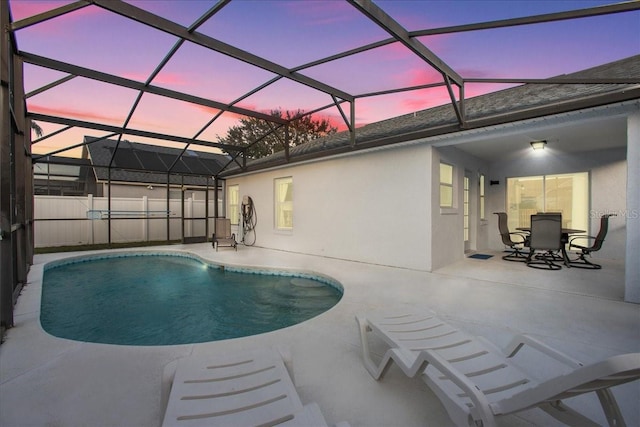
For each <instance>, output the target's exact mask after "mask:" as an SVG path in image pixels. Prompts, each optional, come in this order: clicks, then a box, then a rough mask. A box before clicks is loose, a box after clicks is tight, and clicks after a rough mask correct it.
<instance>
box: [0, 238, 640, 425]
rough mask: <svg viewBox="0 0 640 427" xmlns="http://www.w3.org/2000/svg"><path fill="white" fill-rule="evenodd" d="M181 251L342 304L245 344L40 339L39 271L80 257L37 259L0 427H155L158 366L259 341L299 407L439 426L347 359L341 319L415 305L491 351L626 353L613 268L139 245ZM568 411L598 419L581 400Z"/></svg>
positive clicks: (627, 399)
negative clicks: (333, 296) (408, 261)
mask: <svg viewBox="0 0 640 427" xmlns="http://www.w3.org/2000/svg"><path fill="white" fill-rule="evenodd" d="M152 249H162V250H175V251H188V252H191V253H193V254H196V255H198V256H201V257H203V258H206V259H209V260H212V261H214V262H219V263H226V264H233V265H241V266H261V267H279V268H290V269H296V270H302V271H311V272H316V273H320V274H323V275H327V276H330V277H332V278H334V279H336V280H338V281H339V282H340V283H342V285H343V286H344V297H343V298H342V300H341V301H340V302H339V303H338V305H336V306H335V307H333V308H332V309H331V310H329V311H328V312H326V313H324V314H322V315H320V316H318V317H316V318H314V319H311V320H309V321H306V322H304V323H302V324H299V325H296V326H292V327H289V328H285V329H281V330H278V331H274V332H270V333H267V334H262V335H257V336H253V337H247V338H238V339H232V340H225V341H218V342H210V343H203V344H192V345H176V346H160V347H131V346H117V345H106V344H93V343H82V342H75V341H70V340H66V339H60V338H56V337H53V336H51V335H49V334H47V333H46V332H44V331H43V330H42V328H41V326H40V321H39V314H40V295H41V287H42V272H43V267H44V265H45V264H46V263H47V262H50V261H53V260H57V259H61V258H64V257H69V256H76V255H85V254H87V253H85V252H83V253H66V254H50V255H38V256H36V257H35V260H34V265H33V266H32V267H31V271H30V273H29V282H28V284H27V286H26V287H25V288H24V290H23V292H22V295H21V296H20V298H19V300H18V303H17V306H16V316H15V320H16V322H15V323H16V324H15V327H14V328H12V329H10V330H9V331H8V333H7V336H6V341H5V342H4V343H3V344H2V345H0V426H2V427H22V426H65V427H75V426H92V427H94V426H120V427H138V426H140V427H142V426H153V427H156V426H159V425H160V424H161V422H162V416H163V413H164V403H163V399H162V396H161V395H162V390H163V389H166V383H165V384H164V387H163V381H162V373H163V369H164V367H165V366H166V365H167V364H168V363H170V362H171V361H173V360H175V359H177V358H180V357H184V356H188V355H191V354H194V355H195V354H197V355H207V354H215V353H220V352H232V351H236V350H241V349H255V348H261V347H267V346H276V347H277V346H284V347H288V349H289V350H290V352H291V354H292V356H293V365H294V372H295V382H296V386H297V389H298V392H299V394H300V397H301V399H302V401H303V403H308V402H317V403H318V404H319V406H320V407H321V409H322V412H323V413H324V415H325V418H326V419H327V421H328V422H330V423H336V422H339V421H347V422H349V423H350V424H351V426H352V427H357V426H380V427H387V426H388V427H394V426H402V427H411V426H444V427H446V426H452V425H453V423H452V422H451V420H450V419H449V417H448V416H447V414H446V412H445V410H444V408H443V407H442V405H441V404H440V402H439V400H438V399H437V398H436V397H435V395H434V394H433V393H432V392H431V391H430V390H429V389H428V388H427V387H426V385H425V384H424V383H423V382H421V381H420V380H419V379H410V378H407V377H406V376H404V375H403V374H402V373H401V371H400V370H399V369H398V368H397V367H395V366H393V367H392V368H391V369H389V371H388V373H387V375H386V376H385V377H384V379H383V380H382V381H379V382H377V381H374V380H373V379H372V378H371V377H370V376H369V374H368V373H367V371H366V370H365V368H364V366H363V364H362V362H361V355H360V343H359V337H358V330H357V328H356V323H355V321H354V316H355V315H356V314H358V313H368V312H372V311H378V310H385V311H389V310H393V308H394V307H400V306H404V307H417V308H422V307H428V308H429V309H431V310H434V311H436V312H437V313H438V314H439V315H440V316H441V317H444V318H445V319H446V320H447V321H449V322H450V323H452V324H454V325H456V326H460V327H462V328H464V329H465V330H467V331H469V332H471V333H474V334H478V335H483V336H485V337H486V338H488V339H489V340H490V341H493V342H494V343H496V344H498V345H500V346H503V345H505V344H506V343H507V341H508V340H509V339H510V338H511V337H512V336H513V335H515V334H518V333H522V332H526V333H529V334H531V335H533V336H535V337H537V338H539V339H540V340H542V341H544V342H546V343H548V344H550V345H551V346H554V347H556V348H557V349H559V350H561V351H563V352H565V353H567V354H569V355H570V356H573V357H574V358H576V359H578V360H581V361H582V362H587V363H588V362H594V361H598V360H601V359H603V358H606V357H608V356H612V355H615V354H621V353H629V352H640V305H637V304H630V303H625V302H623V300H622V299H623V294H624V266H623V265H622V264H620V263H616V262H613V261H606V260H605V261H602V264H603V269H602V270H596V271H590V270H581V269H575V268H574V269H567V268H563V269H562V270H560V271H539V270H534V269H531V268H527V267H526V266H525V265H524V264H521V263H514V262H506V261H503V260H502V259H501V258H500V254H495V255H496V256H494V257H493V258H490V259H488V260H478V259H470V258H467V259H465V260H463V261H461V262H458V263H456V264H454V265H451V266H448V267H446V268H443V269H440V270H438V271H435V272H433V273H426V272H421V271H413V270H407V269H399V268H392V267H386V266H379V265H370V264H364V263H357V262H349V261H343V260H336V259H329V258H323V257H317V256H308V255H300V254H293V253H287V252H282V251H274V250H268V249H261V248H255V247H244V246H241V245H239V246H238V251H237V252H235V251H232V250H228V249H224V248H222V249H220V251H219V252H215V251H213V250H212V248H211V245H210V244H192V245H173V246H167V247H158V248H145V249H143V250H152ZM613 392H614V394H615V396H616V398H617V399H618V403H619V404H620V407H621V410H622V413H623V415H624V417H625V420H626V422H627V425H628V426H638V425H640V409H639V405H638V402H640V381H636V382H633V383H628V384H625V385H622V386H618V387H616V388H614V389H613ZM569 403H570V404H571V405H572V406H573V407H574V408H576V409H578V410H579V411H580V412H582V413H584V414H586V415H588V416H589V417H591V418H593V419H595V420H596V421H598V422H600V423H602V424H605V418H604V415H603V414H602V411H601V409H600V406H599V403H598V400H597V398H596V397H595V395H589V396H581V397H578V398H575V399H572V400H569ZM498 422H499V425H500V426H555V425H560V424H559V423H558V422H556V421H555V420H553V419H552V418H550V417H549V416H547V415H546V414H545V413H544V412H542V411H540V410H538V409H532V410H528V411H525V412H521V413H519V414H517V415H512V416H507V417H503V418H501V419H499V421H498Z"/></svg>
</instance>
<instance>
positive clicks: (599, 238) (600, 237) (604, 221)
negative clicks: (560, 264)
mask: <svg viewBox="0 0 640 427" xmlns="http://www.w3.org/2000/svg"><path fill="white" fill-rule="evenodd" d="M611 216H616V214H606V215H602V216H601V217H600V231H598V234H597V235H596V236H595V237H593V236H588V235H575V236H572V237H571V239H569V250H570V251H571V250H572V249H574V248H575V249H578V250H580V253H579V254H578V258H576V259H574V260H571V261H569V264H570V265H571V267H577V268H591V269H595V270H598V269H601V268H602V266H601V265H599V264H595V263H592V262H590V261H588V260H587V259H586V258H585V257H586V256H587V255H589V256H590V255H591V253H592V252H596V251H599V250H600V248H602V243H604V238H605V237H606V236H607V231H608V230H609V217H611ZM576 240H586V241H587V243H588V242H590V241H593V243H592V244H591V246H586V245H579V244H577V243H574V242H575V241H576Z"/></svg>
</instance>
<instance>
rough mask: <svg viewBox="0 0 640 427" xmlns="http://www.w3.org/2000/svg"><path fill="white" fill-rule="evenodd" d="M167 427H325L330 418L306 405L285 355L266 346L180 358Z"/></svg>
mask: <svg viewBox="0 0 640 427" xmlns="http://www.w3.org/2000/svg"><path fill="white" fill-rule="evenodd" d="M171 370H172V369H171ZM162 425H163V426H166V427H168V426H182V427H192V426H207V427H212V426H225V427H227V426H233V427H236V426H237V427H245V426H246V427H248V426H275V425H281V426H287V427H288V426H301V427H302V426H304V427H316V426H318V427H325V426H327V422H326V421H325V419H324V417H323V415H322V413H321V412H320V408H319V407H318V405H317V404H315V403H311V404H308V405H303V404H302V402H301V401H300V398H299V396H298V394H297V392H296V389H295V387H294V385H293V381H292V376H291V375H290V373H289V372H288V371H287V368H286V367H285V363H284V360H283V358H282V356H281V354H280V353H279V352H277V351H276V350H273V349H264V350H256V351H250V352H244V353H242V354H231V355H229V354H227V355H223V356H220V357H214V358H211V357H209V358H206V359H203V358H197V357H186V358H183V359H180V360H178V362H177V365H176V367H175V375H174V378H173V382H172V385H171V392H170V394H169V399H168V403H167V408H166V411H165V415H164V421H163V424H162ZM338 425H339V426H342V427H348V424H347V423H340V424H338Z"/></svg>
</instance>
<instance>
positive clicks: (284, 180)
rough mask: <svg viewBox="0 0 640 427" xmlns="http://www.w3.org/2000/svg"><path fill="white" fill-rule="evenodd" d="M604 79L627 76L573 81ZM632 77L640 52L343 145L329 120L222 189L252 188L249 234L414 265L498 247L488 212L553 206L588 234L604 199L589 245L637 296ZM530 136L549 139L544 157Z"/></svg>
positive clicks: (375, 129) (285, 245)
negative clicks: (621, 271) (605, 225)
mask: <svg viewBox="0 0 640 427" xmlns="http://www.w3.org/2000/svg"><path fill="white" fill-rule="evenodd" d="M608 78H623V79H627V80H626V81H625V83H624V84H610V83H599V84H584V83H590V81H593V82H595V81H596V80H591V79H597V80H598V81H600V82H602V81H604V80H605V79H608ZM559 79H566V83H562V84H559V83H556V82H555V81H557V80H559ZM579 82H582V84H579ZM634 82H635V83H634ZM637 82H640V56H635V57H631V58H627V59H624V60H621V61H617V62H614V63H610V64H605V65H602V66H599V67H595V68H591V69H588V70H584V71H581V72H578V73H573V74H570V75H566V76H560V77H558V78H555V79H554V83H548V84H537V83H536V84H524V85H521V86H517V87H513V88H510V89H505V90H502V91H499V92H494V93H490V94H487V95H483V96H478V97H475V98H470V99H466V100H465V113H466V116H465V117H464V119H465V124H464V127H461V126H459V124H458V119H457V117H456V114H455V112H454V109H453V108H452V106H451V105H444V106H440V107H435V108H430V109H427V110H423V111H419V112H416V113H412V114H408V115H404V116H401V117H396V118H393V119H389V120H385V121H382V122H378V123H373V124H370V125H367V126H363V127H361V128H359V129H357V132H356V138H355V144H352V143H351V140H350V134H349V132H343V133H338V134H335V135H331V136H329V137H326V138H322V139H318V140H315V141H312V142H310V143H307V144H304V145H301V146H297V147H293V148H291V149H290V152H289V159H285V155H284V153H277V154H275V155H272V156H269V157H267V158H263V159H259V160H255V161H253V162H250V163H249V164H248V165H247V168H246V169H239V168H237V169H232V170H228V171H224V172H223V173H222V176H223V177H224V178H226V188H227V192H228V193H229V192H231V193H233V195H234V197H233V199H234V200H241V199H242V196H250V197H251V198H252V200H253V203H254V206H255V210H256V212H257V214H258V216H259V217H260V221H258V224H257V226H256V236H257V241H256V245H257V246H262V247H266V248H273V249H278V250H284V251H291V252H296V253H305V254H313V255H319V256H327V257H332V258H339V259H346V260H353V261H361V262H366V263H373V264H381V265H387V266H394V267H399V268H406V269H415V270H418V271H433V270H436V269H438V268H441V267H443V266H446V265H448V264H451V263H454V262H456V261H459V260H461V259H462V258H463V257H464V256H465V253H466V252H467V253H468V252H470V251H484V250H501V249H502V248H503V245H502V243H501V240H500V237H499V234H498V227H497V219H496V217H495V215H492V213H493V212H497V211H506V212H508V213H510V217H511V218H510V219H511V222H510V224H511V226H512V227H514V226H518V225H519V224H520V225H527V224H525V223H523V221H526V220H527V218H528V215H530V213H531V211H532V210H534V211H537V210H548V211H551V210H558V209H559V210H562V211H563V218H564V219H565V220H566V221H568V222H569V223H568V224H569V225H571V226H573V227H574V228H578V227H583V229H585V230H587V231H588V232H589V233H590V234H594V233H596V232H597V231H598V227H599V220H598V218H599V217H600V216H601V214H603V213H611V212H613V213H616V214H617V216H616V217H613V218H612V219H611V223H610V231H609V236H608V238H607V240H606V242H605V246H604V247H603V249H602V250H601V251H600V252H597V253H596V254H595V255H594V256H596V257H602V258H608V259H613V260H620V261H622V262H626V270H627V271H626V279H625V280H626V299H627V300H628V301H635V302H640V273H639V271H640V270H639V268H638V263H637V261H636V260H635V258H636V257H637V254H638V253H639V252H640V241H639V235H640V224H639V218H638V216H639V215H640V201H639V200H638V198H639V196H638V195H639V194H640V189H639V188H638V182H637V179H635V178H633V177H638V176H640V84H638V83H637ZM533 140H546V141H547V148H546V150H544V151H545V152H546V154H547V155H546V156H544V157H543V156H537V155H534V154H535V153H534V151H533V150H532V147H531V146H530V142H531V141H533ZM534 183H535V185H534ZM569 186H571V187H569ZM567 198H569V199H567ZM563 199H567V200H571V202H570V203H569V204H568V205H566V204H565V205H559V204H558V203H560V202H561V200H563ZM227 209H228V210H230V211H234V210H235V209H237V206H227ZM523 267H524V266H523ZM552 275H553V274H550V276H552ZM550 279H551V277H550ZM551 280H552V279H551ZM389 286H393V283H390V284H389Z"/></svg>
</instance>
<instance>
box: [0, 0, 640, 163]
mask: <svg viewBox="0 0 640 427" xmlns="http://www.w3.org/2000/svg"><path fill="white" fill-rule="evenodd" d="M68 3H70V2H65V1H34V0H10V7H11V11H12V15H13V19H14V21H19V20H21V19H24V18H26V17H29V16H32V15H34V14H37V13H41V12H43V11H46V10H50V9H53V8H55V7H59V6H61V5H64V4H68ZM131 3H133V4H134V5H135V6H137V7H140V8H143V9H145V10H148V11H150V12H152V13H154V14H157V15H160V16H163V17H167V18H169V17H171V19H172V20H174V21H175V22H177V23H179V24H180V25H183V26H185V27H188V26H189V25H191V24H192V23H193V22H194V21H195V20H196V19H197V18H198V17H199V16H201V15H202V14H203V13H204V12H205V11H206V10H207V8H209V7H211V6H212V4H213V2H207V1H200V0H198V1H168V0H162V1H152V0H144V1H134V2H131ZM609 3H612V2H607V1H578V0H575V1H554V2H550V1H549V2H546V1H544V2H543V1H539V2H519V1H515V2H504V1H473V2H471V1H448V2H432V1H377V2H376V4H377V5H378V6H380V7H381V8H382V9H383V10H385V11H386V12H387V13H388V14H390V15H391V16H392V17H393V18H394V19H395V20H397V21H398V22H399V23H400V24H402V25H404V26H405V27H406V28H407V29H408V30H418V29H426V28H434V27H442V26H449V25H457V24H464V23H472V22H483V21H490V20H495V19H505V18H512V17H520V16H527V15H534V14H542V13H550V12H558V11H563V10H571V9H579V8H585V7H594V6H598V5H603V4H609ZM198 32H200V33H202V34H205V35H207V36H210V37H213V38H215V39H218V40H220V41H223V42H225V43H228V44H231V45H234V46H236V47H238V48H240V49H243V50H246V51H248V52H250V53H252V54H255V55H258V56H261V57H263V58H265V59H267V60H269V61H272V62H276V63H279V64H281V65H283V66H285V67H296V66H299V65H302V64H305V63H308V62H310V61H313V60H316V59H320V58H323V57H327V56H329V55H332V54H336V53H339V52H342V51H345V50H348V49H351V48H355V47H358V46H362V45H364V44H367V43H371V42H375V41H379V40H384V39H386V38H388V37H389V36H388V34H387V33H385V32H384V31H383V30H382V29H381V28H380V27H378V26H377V25H375V24H374V23H372V22H371V21H369V20H368V19H366V18H365V17H364V16H362V15H360V14H359V12H357V11H356V10H355V9H354V8H353V7H352V6H350V5H349V4H348V3H346V2H340V1H333V0H332V1H329V0H324V1H304V2H300V1H261V2H253V1H238V0H234V1H232V2H231V3H230V4H229V5H227V6H225V7H224V8H223V9H222V10H221V11H220V12H218V14H216V15H215V16H214V17H213V18H211V19H210V20H209V21H207V22H206V23H205V24H204V25H202V26H201V27H200V28H199V29H198ZM16 37H17V41H18V47H19V49H20V50H23V51H26V52H29V53H34V54H37V55H41V56H46V57H51V58H53V59H56V60H59V61H63V62H67V63H71V64H75V65H79V66H82V67H87V68H94V69H96V70H98V71H102V72H105V73H109V74H113V75H116V76H120V77H125V78H128V79H132V80H136V81H139V82H144V81H145V80H146V79H147V78H148V77H149V75H150V73H151V72H152V71H153V69H154V68H155V67H156V66H157V65H158V63H159V62H160V61H161V60H162V58H163V57H164V56H165V55H166V54H167V52H168V51H169V50H170V49H171V47H172V46H173V44H174V43H175V42H176V38H175V37H174V36H171V35H169V34H166V33H163V32H161V31H158V30H155V29H152V28H149V27H146V26H144V25H141V24H138V23H135V22H133V21H131V20H128V19H126V18H123V17H120V16H118V15H115V14H113V13H111V12H109V11H106V10H103V9H100V8H99V7H96V6H88V7H85V8H83V9H80V10H77V11H75V12H72V13H69V14H67V15H64V16H61V17H58V18H55V19H52V20H50V21H47V22H43V23H41V24H38V25H35V26H31V27H28V28H24V29H21V30H19V31H18V32H17V33H16ZM420 41H421V42H422V43H424V44H425V45H426V46H428V48H429V49H431V50H432V51H433V52H434V53H435V54H437V55H438V56H439V57H440V58H441V59H442V60H443V61H444V62H445V63H447V64H448V65H449V66H450V67H452V68H453V69H454V70H456V71H457V72H458V73H459V74H461V75H462V76H463V77H513V78H518V77H520V78H526V77H529V78H532V77H535V78H543V77H551V76H554V75H558V74H562V73H570V72H574V71H578V70H581V69H585V68H588V67H591V66H596V65H600V64H602V63H606V62H611V61H614V60H617V59H621V58H625V57H628V56H631V55H635V54H639V53H640V12H638V11H635V12H631V13H624V14H613V15H607V16H602V17H594V18H587V19H581V20H577V21H575V22H573V21H572V22H567V21H563V22H557V23H547V24H540V25H534V26H522V27H514V28H506V29H496V30H487V31H475V32H468V33H461V34H455V35H452V34H451V35H445V36H433V37H422V38H420ZM301 73H302V74H304V75H306V76H308V77H311V78H314V79H316V80H318V81H322V82H324V83H326V84H329V85H331V86H333V87H335V88H337V89H340V90H342V91H345V92H347V93H350V94H352V95H359V94H364V93H370V92H375V91H381V90H388V89H396V88H401V87H405V86H412V85H419V84H426V83H434V82H439V81H441V76H440V74H439V73H438V72H436V71H434V70H433V69H432V68H430V67H429V66H428V65H427V64H426V63H425V62H423V61H422V60H420V59H419V58H417V57H416V56H415V55H413V54H412V53H411V52H410V51H409V50H408V49H407V48H405V47H404V46H402V45H401V44H399V43H396V44H393V45H388V46H385V47H383V48H379V49H376V50H373V51H368V52H365V53H361V54H358V55H355V56H352V57H348V58H344V59H341V60H338V61H333V62H331V63H327V64H324V65H320V66H316V67H312V68H308V69H305V70H302V71H301ZM63 76H64V74H62V73H59V72H55V71H51V70H47V69H43V68H40V67H36V66H32V65H26V66H25V89H26V91H27V92H29V91H32V90H34V89H37V88H39V87H41V86H43V85H45V84H48V83H50V82H52V81H55V80H57V79H59V78H60V77H63ZM273 77H274V74H273V73H271V72H269V71H265V70H262V69H259V68H256V67H253V66H251V65H248V64H245V63H243V62H240V61H237V60H235V59H232V58H229V57H227V56H225V55H222V54H219V53H216V52H213V51H210V50H208V49H205V48H203V47H200V46H197V45H194V44H192V43H189V42H187V43H185V44H183V46H182V47H181V49H180V50H179V51H178V52H177V54H176V55H175V56H174V57H173V58H172V59H171V60H170V61H169V63H168V64H167V65H166V66H165V67H164V68H163V69H162V71H161V72H160V73H159V75H158V76H157V77H156V78H155V79H154V81H153V82H152V84H153V85H156V86H160V87H163V88H167V89H171V90H175V91H179V92H184V93H188V94H191V95H196V96H200V97H204V98H208V99H211V100H214V101H217V102H222V103H229V102H232V101H233V100H235V99H237V98H238V97H240V96H242V95H243V94H245V93H247V92H248V91H250V90H252V89H253V88H255V87H257V86H259V85H261V84H263V83H265V82H266V81H268V80H270V79H271V78H273ZM502 87H504V85H488V84H485V85H478V84H473V85H469V86H468V87H467V88H466V96H467V97H471V96H475V95H478V94H482V93H486V92H489V91H492V90H496V89H498V88H502ZM137 94H138V93H137V91H134V90H130V89H126V88H120V87H114V86H112V85H108V84H105V83H99V82H95V81H90V80H88V79H84V78H75V79H72V80H70V81H68V82H66V83H64V84H62V85H60V86H58V87H56V88H53V89H50V90H49V91H46V92H44V93H42V94H39V95H36V96H33V97H30V98H29V99H28V100H27V105H28V109H29V111H31V112H34V113H42V114H49V115H55V116H62V117H70V118H76V119H79V120H86V121H94V122H97V123H105V124H109V125H114V126H122V125H123V124H124V121H125V119H126V116H127V114H128V113H129V110H130V108H131V106H132V105H133V102H134V100H135V98H136V96H137ZM448 101H449V97H448V94H447V93H446V90H445V89H444V88H436V89H428V90H418V91H412V92H403V93H400V94H394V95H385V96H378V97H371V98H361V99H358V100H357V101H356V124H357V126H362V125H364V124H367V123H372V122H375V121H379V120H383V119H387V118H390V117H394V116H398V115H401V114H406V113H410V112H413V111H416V110H420V109H425V108H429V107H431V106H435V105H441V104H443V103H446V102H448ZM331 102H332V100H331V97H330V96H329V95H327V94H325V93H322V92H318V91H316V90H313V89H311V88H309V87H306V86H304V85H301V84H298V83H296V82H293V81H290V80H286V79H281V80H279V81H278V82H277V83H275V84H273V85H271V86H269V87H267V88H266V89H264V90H262V91H260V92H258V93H256V94H254V95H252V96H250V97H248V98H247V99H245V100H243V101H241V102H240V103H239V104H238V106H241V107H243V108H249V109H254V110H257V111H262V112H268V111H270V110H272V109H277V108H280V109H289V110H297V109H302V110H306V111H309V110H313V109H316V108H318V107H320V106H324V105H327V104H330V103H331ZM343 108H344V110H345V112H347V114H348V111H349V106H348V104H343ZM216 113H217V111H216V110H214V109H211V108H208V107H201V106H198V105H193V104H188V103H185V102H182V101H175V100H171V99H167V98H164V97H160V96H157V95H152V94H145V95H144V96H143V97H142V101H141V102H140V105H139V106H138V108H137V109H136V111H135V113H134V114H133V117H132V120H131V122H130V124H129V127H131V128H136V129H144V130H149V131H153V132H159V133H166V134H171V135H179V136H184V137H188V138H190V137H193V136H195V134H196V133H197V132H198V131H199V130H200V129H201V128H202V127H203V126H204V125H205V124H206V123H207V122H208V121H209V120H210V119H211V118H212V117H213V115H215V114H216ZM318 117H323V118H328V119H330V120H331V121H332V123H334V124H335V125H336V126H338V127H339V128H340V129H341V130H342V129H345V127H346V126H345V124H344V122H343V120H342V117H341V116H340V114H339V112H338V110H337V109H336V108H335V107H334V108H331V109H329V110H326V111H325V112H323V113H320V114H319V115H318ZM238 118H239V117H238V115H237V114H232V113H225V114H223V115H222V116H221V117H220V119H218V120H217V121H216V122H215V123H214V125H213V126H211V127H210V128H209V129H208V130H207V131H206V132H204V133H203V134H202V135H201V136H200V137H199V138H200V139H205V140H209V141H212V142H215V141H216V140H217V138H218V137H220V136H224V135H225V134H226V130H227V129H228V128H229V126H233V125H235V124H237V123H238V122H237V120H238ZM40 125H41V126H42V127H43V128H44V130H45V133H48V132H52V131H54V130H56V129H58V128H60V127H61V126H58V125H49V124H47V123H40ZM84 135H100V132H97V131H93V130H89V129H74V130H73V131H68V132H64V133H62V134H60V135H59V136H56V137H53V138H50V139H49V140H46V141H44V142H42V143H40V144H37V145H36V146H34V151H35V152H39V153H46V152H48V151H51V150H54V149H58V148H59V147H63V146H70V145H73V144H77V143H79V142H80V141H81V140H82V137H83V136H84ZM128 139H130V140H133V141H140V142H147V141H142V140H141V138H137V137H129V138H128ZM65 154H66V155H70V153H65ZM74 154H76V155H77V152H76V153H74Z"/></svg>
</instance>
